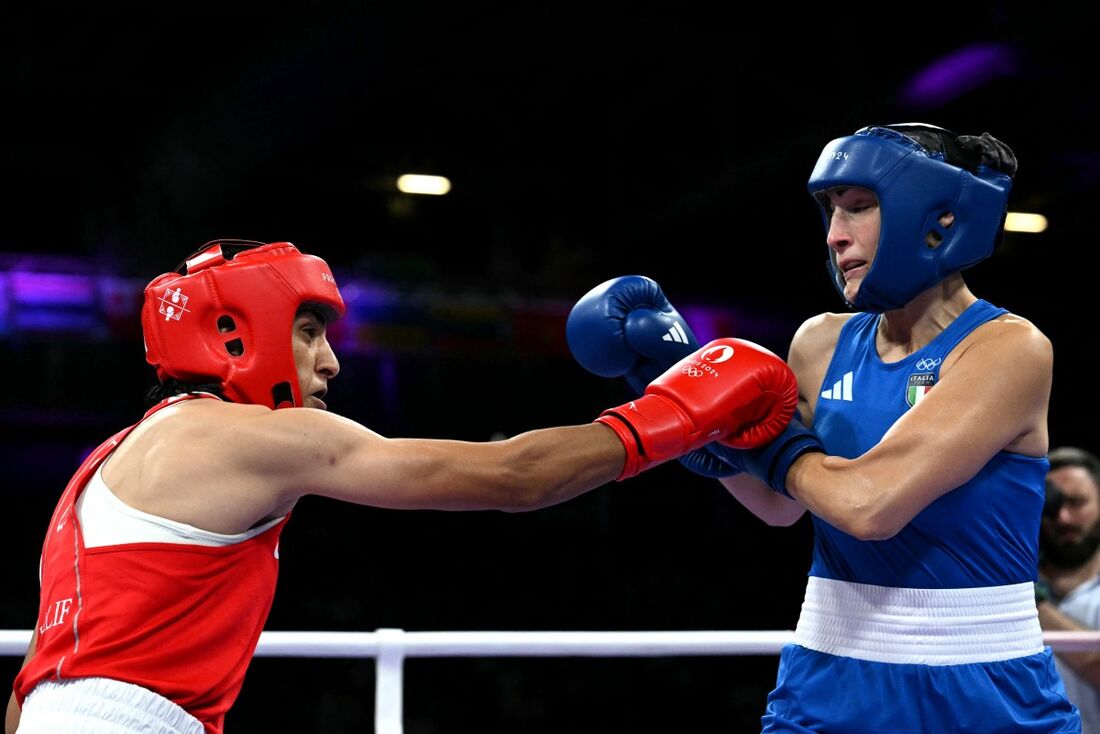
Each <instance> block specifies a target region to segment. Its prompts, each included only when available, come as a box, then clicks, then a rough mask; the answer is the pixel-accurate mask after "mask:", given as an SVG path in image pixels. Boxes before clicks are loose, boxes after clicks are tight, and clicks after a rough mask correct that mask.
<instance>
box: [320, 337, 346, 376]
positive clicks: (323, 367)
mask: <svg viewBox="0 0 1100 734" xmlns="http://www.w3.org/2000/svg"><path fill="white" fill-rule="evenodd" d="M315 369H316V370H317V372H319V373H321V374H322V375H324V376H325V377H326V378H327V379H330V380H331V379H332V378H333V377H336V375H338V374H340V361H339V360H338V359H336V352H334V351H332V345H331V344H329V343H328V339H325V340H324V343H323V344H321V348H320V349H319V350H318V351H317V362H316V364H315Z"/></svg>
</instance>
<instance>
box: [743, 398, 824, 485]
mask: <svg viewBox="0 0 1100 734" xmlns="http://www.w3.org/2000/svg"><path fill="white" fill-rule="evenodd" d="M811 451H816V452H818V453H822V454H823V453H825V446H824V444H822V443H821V439H820V438H818V437H817V434H816V433H814V432H813V429H810V428H807V427H806V426H805V425H804V424H803V423H802V421H801V420H799V417H798V415H795V416H794V417H793V418H791V422H790V423H788V424H787V427H786V428H784V429H783V433H781V434H779V437H778V438H776V439H775V440H774V441H772V442H771V443H769V444H768V445H767V446H763V447H761V448H759V449H753V450H751V451H746V452H745V469H746V470H747V471H748V472H749V473H750V474H752V475H753V476H755V477H756V478H757V479H759V480H761V481H762V482H764V483H765V484H767V485H768V486H769V487H771V488H772V489H774V490H775V491H776V492H778V493H779V494H781V495H783V496H784V497H790V496H791V494H790V492H788V491H787V472H789V471H790V469H791V465H792V464H794V462H795V459H797V458H798V457H799V456H802V454H805V453H809V452H811Z"/></svg>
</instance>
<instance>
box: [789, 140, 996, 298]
mask: <svg viewBox="0 0 1100 734" xmlns="http://www.w3.org/2000/svg"><path fill="white" fill-rule="evenodd" d="M918 140H919V141H920V142H917V141H918ZM1015 172H1016V158H1015V156H1014V155H1013V154H1012V151H1011V150H1010V149H1009V148H1008V146H1006V145H1005V144H1004V143H1001V142H1000V141H999V140H997V139H995V138H993V137H992V136H990V135H989V134H988V133H983V134H982V135H980V136H965V135H962V136H960V135H955V134H954V133H952V132H950V131H948V130H944V129H943V128H939V127H935V126H933V125H924V124H921V123H911V124H904V125H890V126H882V127H865V128H862V129H861V130H858V131H857V132H856V133H855V134H854V135H849V136H847V137H843V138H837V139H836V140H833V141H832V142H830V143H829V144H828V145H826V146H825V149H824V150H823V151H822V152H821V156H820V157H819V158H818V160H817V165H816V166H814V170H813V173H811V174H810V180H809V183H808V188H809V191H810V193H811V194H812V195H815V196H814V198H815V199H816V200H817V202H818V205H819V206H820V207H821V212H822V216H823V218H824V220H825V231H826V234H827V233H828V231H829V224H830V215H829V211H828V209H827V208H826V207H825V202H824V201H822V198H823V197H821V196H820V194H821V192H823V191H825V190H827V189H831V188H836V187H851V186H858V187H862V188H865V189H870V190H871V191H873V192H874V193H875V195H876V196H877V197H878V202H879V211H880V214H881V217H882V225H881V230H880V234H879V241H878V248H877V250H876V252H875V256H874V259H873V260H872V262H871V267H870V269H869V270H868V272H867V275H866V276H865V277H864V278H863V281H862V283H860V286H859V292H858V293H857V294H856V298H855V301H854V302H851V303H849V305H850V306H852V307H854V308H857V309H860V310H867V311H875V312H881V311H886V310H889V309H893V308H901V307H902V306H904V305H905V304H906V303H908V302H909V301H911V300H912V299H913V298H914V297H915V296H916V295H917V294H918V293H920V292H921V291H924V290H925V289H927V288H930V287H931V286H933V285H935V284H936V283H939V282H940V281H941V280H943V279H944V278H946V277H947V276H948V275H950V274H951V273H955V272H958V271H960V270H963V269H965V268H968V267H970V266H971V265H974V264H975V263H977V262H979V261H981V260H984V259H985V258H987V257H989V256H990V255H991V254H992V253H993V248H994V247H995V245H996V244H997V242H998V241H999V239H1000V236H1001V231H1002V229H1003V227H1004V220H1005V215H1006V213H1007V207H1008V192H1009V190H1010V189H1011V188H1012V176H1013V175H1014V174H1015ZM947 212H950V213H951V214H953V215H954V220H953V221H952V222H951V224H950V225H949V226H947V227H945V226H943V225H942V224H941V223H940V218H941V217H942V216H943V215H944V214H945V213H947ZM828 266H829V271H830V273H831V275H832V279H833V284H834V285H835V286H836V287H837V290H839V291H840V293H841V295H842V296H843V294H844V275H843V273H841V272H840V269H839V268H838V267H837V262H836V253H835V252H833V250H832V248H830V250H829V261H828Z"/></svg>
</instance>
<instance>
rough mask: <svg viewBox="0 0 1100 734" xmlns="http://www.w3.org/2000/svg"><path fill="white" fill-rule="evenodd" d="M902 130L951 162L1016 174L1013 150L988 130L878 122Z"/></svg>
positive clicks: (966, 166)
mask: <svg viewBox="0 0 1100 734" xmlns="http://www.w3.org/2000/svg"><path fill="white" fill-rule="evenodd" d="M880 127H885V128H889V129H890V130H894V131H896V132H899V133H901V134H902V135H904V136H905V137H907V138H909V139H910V140H913V141H914V142H916V143H917V144H918V145H920V146H921V147H922V148H924V149H925V150H926V151H928V152H929V153H931V154H933V155H936V154H938V155H942V156H943V158H944V160H945V161H947V162H948V163H950V164H951V165H954V166H958V167H959V168H965V169H966V170H968V171H970V172H971V173H974V174H976V173H977V172H978V166H979V165H982V166H985V167H987V168H992V169H993V170H994V171H1000V172H1001V173H1003V174H1005V175H1007V176H1008V177H1009V178H1013V177H1015V176H1016V169H1017V167H1018V163H1017V161H1016V154H1015V153H1013V152H1012V149H1011V148H1009V147H1008V145H1006V144H1005V143H1003V142H1001V141H1000V140H998V139H997V138H995V137H993V136H992V135H990V134H989V133H982V134H981V135H957V134H956V133H953V132H952V131H950V130H948V129H946V128H942V127H937V126H935V125H926V124H924V123H920V122H909V123H900V124H894V125H881V126H880Z"/></svg>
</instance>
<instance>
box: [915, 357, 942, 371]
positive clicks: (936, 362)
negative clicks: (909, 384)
mask: <svg viewBox="0 0 1100 734" xmlns="http://www.w3.org/2000/svg"><path fill="white" fill-rule="evenodd" d="M942 361H943V359H941V358H940V357H936V358H935V359H928V358H927V357H926V358H924V359H922V360H921V361H919V362H917V369H918V370H934V369H936V368H937V367H939V366H940V362H942Z"/></svg>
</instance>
